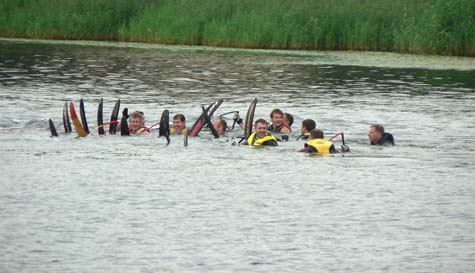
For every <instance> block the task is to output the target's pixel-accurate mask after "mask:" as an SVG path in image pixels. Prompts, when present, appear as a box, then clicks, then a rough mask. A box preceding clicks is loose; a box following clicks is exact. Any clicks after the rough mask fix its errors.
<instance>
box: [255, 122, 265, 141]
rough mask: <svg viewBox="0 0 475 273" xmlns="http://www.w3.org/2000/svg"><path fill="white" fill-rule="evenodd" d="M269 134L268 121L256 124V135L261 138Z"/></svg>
mask: <svg viewBox="0 0 475 273" xmlns="http://www.w3.org/2000/svg"><path fill="white" fill-rule="evenodd" d="M266 134H267V124H266V123H260V122H259V123H257V124H256V136H257V137H259V138H261V137H264V136H265V135H266Z"/></svg>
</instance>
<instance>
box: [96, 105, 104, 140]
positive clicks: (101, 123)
mask: <svg viewBox="0 0 475 273" xmlns="http://www.w3.org/2000/svg"><path fill="white" fill-rule="evenodd" d="M103 105H104V100H103V99H102V98H101V100H100V102H99V106H98V107H97V131H98V133H99V135H104V134H105V133H106V132H105V131H104V120H103Z"/></svg>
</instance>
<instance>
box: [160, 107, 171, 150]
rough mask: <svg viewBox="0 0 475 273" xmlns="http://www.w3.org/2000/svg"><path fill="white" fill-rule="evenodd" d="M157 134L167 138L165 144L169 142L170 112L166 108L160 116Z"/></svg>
mask: <svg viewBox="0 0 475 273" xmlns="http://www.w3.org/2000/svg"><path fill="white" fill-rule="evenodd" d="M158 136H164V137H165V138H166V139H167V145H168V144H170V113H169V112H168V110H163V112H162V116H161V117H160V128H159V130H158Z"/></svg>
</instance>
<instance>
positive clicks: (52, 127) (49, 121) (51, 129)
mask: <svg viewBox="0 0 475 273" xmlns="http://www.w3.org/2000/svg"><path fill="white" fill-rule="evenodd" d="M48 124H49V130H50V132H51V136H52V137H57V136H58V132H57V131H56V128H55V127H54V123H53V120H52V119H49V120H48Z"/></svg>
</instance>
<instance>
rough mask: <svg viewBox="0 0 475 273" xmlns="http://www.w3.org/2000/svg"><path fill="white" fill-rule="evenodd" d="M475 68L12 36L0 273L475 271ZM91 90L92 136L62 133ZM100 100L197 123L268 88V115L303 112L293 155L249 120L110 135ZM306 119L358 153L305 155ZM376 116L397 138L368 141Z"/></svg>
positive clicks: (4, 105) (6, 72)
mask: <svg viewBox="0 0 475 273" xmlns="http://www.w3.org/2000/svg"><path fill="white" fill-rule="evenodd" d="M398 56H399V57H398ZM472 63H473V58H450V57H424V56H407V55H396V54H386V55H385V54H382V53H347V52H342V53H335V52H331V53H329V52H327V53H318V52H317V53H316V52H297V53H296V52H273V51H257V52H256V51H243V50H212V49H207V48H180V47H155V46H146V45H137V46H131V45H128V46H125V47H124V46H120V44H119V46H118V45H117V44H110V46H107V45H106V44H99V45H97V44H89V45H88V44H87V43H81V44H77V43H45V42H41V43H35V42H29V41H11V40H4V41H1V42H0V109H2V113H3V115H2V116H1V117H0V151H1V159H0V163H1V164H0V171H1V173H2V174H3V175H2V177H3V178H2V179H1V183H0V189H1V190H0V219H1V220H0V245H1V246H2V247H1V248H0V272H315V271H322V272H470V271H473V268H475V262H474V261H475V234H474V232H473V231H474V230H475V202H474V200H475V186H474V183H473V176H474V174H475V164H474V163H475V162H474V161H475V160H474V159H475V151H474V145H473V143H474V140H475V137H474V136H475V128H474V125H475V123H474V121H475V114H474V112H473V105H474V102H475V93H474V91H475V80H474V79H475V66H471V65H470V64H472ZM444 64H446V69H445V67H444ZM80 98H84V99H85V102H86V110H87V114H88V118H89V127H90V129H91V130H92V131H93V134H92V135H90V136H88V137H86V138H76V137H75V136H74V135H71V134H69V135H67V134H60V136H59V137H58V138H51V137H50V136H49V132H48V130H47V120H48V118H52V119H53V120H54V121H55V122H56V124H57V128H58V130H59V131H61V132H62V127H61V124H60V120H61V111H62V106H63V104H64V102H66V101H70V100H73V101H74V102H75V103H76V105H77V103H78V102H79V99H80ZM100 98H104V103H105V105H104V112H105V115H106V116H108V115H110V112H111V109H112V107H113V104H114V102H115V100H116V99H118V98H120V99H121V101H122V105H123V106H127V107H128V108H129V109H130V110H131V111H133V110H142V111H144V112H145V113H146V117H147V124H152V123H154V122H156V121H158V120H159V117H160V114H161V112H162V111H163V110H164V109H168V110H169V111H170V113H171V115H174V114H176V113H184V114H185V115H186V117H187V120H188V124H189V125H191V124H192V123H193V122H194V120H195V119H196V118H197V117H198V115H199V114H200V107H201V105H202V104H208V103H211V102H212V101H214V100H216V99H218V98H223V99H224V103H223V105H222V106H221V108H220V109H219V110H218V111H217V114H220V113H224V112H228V111H233V110H238V111H240V113H241V115H242V116H244V115H245V113H246V110H247V107H248V105H249V103H250V101H251V100H252V99H254V98H257V99H258V106H257V110H256V117H263V118H266V119H267V118H268V115H269V112H270V111H271V110H272V109H273V108H281V109H282V110H284V111H285V112H290V113H292V114H294V116H295V119H296V121H295V124H294V125H293V128H292V129H293V130H294V133H293V134H292V136H291V140H290V141H289V142H285V143H281V145H280V146H279V147H277V148H264V149H253V148H250V147H242V146H236V145H232V143H233V142H234V141H236V140H238V139H237V137H238V136H240V135H242V132H241V131H239V130H235V131H233V132H229V133H228V134H227V136H226V137H225V138H221V139H218V140H215V139H212V137H211V136H210V133H209V132H203V133H202V134H201V136H200V137H198V138H192V139H190V140H189V146H188V147H183V142H182V141H183V139H182V138H181V137H180V136H174V137H172V140H171V144H170V145H169V146H166V142H165V140H164V139H162V138H157V133H156V132H154V133H152V134H151V135H149V136H146V137H120V136H98V135H97V133H96V129H95V126H94V124H95V122H96V118H95V115H96V113H95V111H96V109H97V104H98V101H99V99H100ZM227 117H228V118H231V116H227ZM305 118H312V119H315V120H316V121H317V125H318V127H320V128H322V129H323V130H324V131H325V132H326V134H327V136H331V135H333V134H334V133H336V132H339V131H344V132H345V138H346V141H347V144H349V146H350V148H351V149H352V152H351V153H350V154H345V155H335V156H324V157H310V156H308V155H304V154H301V153H298V152H296V150H297V149H299V148H300V147H302V146H303V143H302V142H298V141H296V140H295V138H296V136H298V133H299V124H300V123H301V121H302V120H303V119H305ZM228 121H229V122H230V123H232V121H231V120H229V119H228ZM372 123H381V124H383V125H384V126H385V128H386V130H387V131H389V132H391V133H393V134H394V135H395V138H396V143H397V145H396V146H395V147H384V148H383V147H370V146H368V144H367V136H366V134H367V131H368V127H369V125H370V124H372ZM336 144H337V145H340V144H341V143H340V142H339V141H337V142H336Z"/></svg>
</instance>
